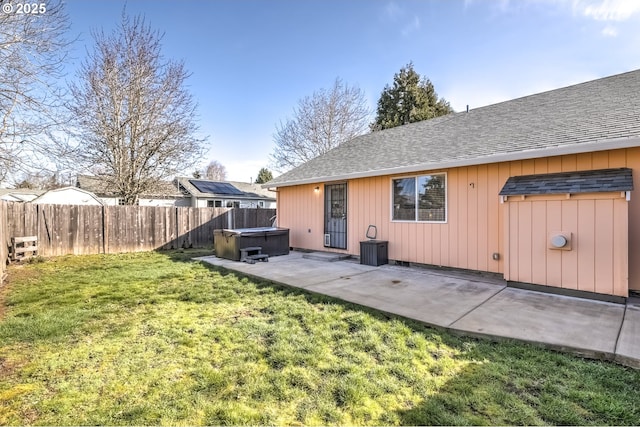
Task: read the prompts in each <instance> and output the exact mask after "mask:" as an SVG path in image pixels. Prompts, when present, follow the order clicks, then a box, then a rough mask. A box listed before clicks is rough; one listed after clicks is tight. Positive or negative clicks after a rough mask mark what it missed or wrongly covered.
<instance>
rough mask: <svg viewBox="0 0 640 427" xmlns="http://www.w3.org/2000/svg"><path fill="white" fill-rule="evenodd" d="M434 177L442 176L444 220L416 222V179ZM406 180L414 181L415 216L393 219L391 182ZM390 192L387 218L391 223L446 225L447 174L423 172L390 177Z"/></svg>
mask: <svg viewBox="0 0 640 427" xmlns="http://www.w3.org/2000/svg"><path fill="white" fill-rule="evenodd" d="M435 175H442V176H444V220H443V221H424V220H422V221H420V220H418V185H417V181H418V178H420V177H422V176H435ZM407 178H413V179H414V180H416V185H415V194H414V197H415V202H416V207H415V216H414V219H412V220H411V219H394V218H393V213H394V207H393V202H394V194H393V181H394V180H398V179H407ZM389 182H390V185H389V187H390V192H391V197H390V199H391V203H390V204H389V208H390V212H389V218H391V222H406V223H410V224H413V223H420V224H447V223H448V221H449V177H448V175H447V172H425V173H419V174H413V175H404V176H392V177H391V179H390V181H389Z"/></svg>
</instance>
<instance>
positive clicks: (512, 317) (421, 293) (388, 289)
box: [198, 252, 640, 368]
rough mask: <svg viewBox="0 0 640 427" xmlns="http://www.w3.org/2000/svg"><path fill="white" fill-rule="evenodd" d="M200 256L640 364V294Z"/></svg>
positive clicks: (387, 306) (478, 332) (372, 302)
mask: <svg viewBox="0 0 640 427" xmlns="http://www.w3.org/2000/svg"><path fill="white" fill-rule="evenodd" d="M198 259H200V260H202V261H205V262H208V263H211V264H214V265H217V266H221V267H224V268H227V269H229V270H235V271H239V272H242V273H244V274H247V275H250V276H254V277H258V278H262V279H267V280H270V281H273V282H278V283H282V284H285V285H288V286H292V287H296V288H302V289H305V290H308V291H311V292H315V293H319V294H324V295H329V296H332V297H335V298H339V299H341V300H344V301H349V302H353V303H356V304H359V305H363V306H367V307H372V308H375V309H378V310H381V311H384V312H387V313H393V314H397V315H400V316H403V317H407V318H410V319H415V320H419V321H421V322H423V323H426V324H429V325H433V326H437V327H441V328H445V329H449V330H451V331H453V332H457V333H463V334H467V335H475V336H486V337H490V338H512V339H516V340H521V341H527V342H532V343H536V344H539V345H543V346H545V347H548V348H553V349H556V350H560V351H567V352H572V353H576V354H579V355H582V356H585V357H589V358H597V359H607V360H613V361H616V362H618V363H620V364H623V365H627V366H632V367H635V368H640V301H639V300H637V299H635V300H634V299H630V300H629V301H628V302H627V304H626V305H624V304H616V303H610V302H601V301H594V300H588V299H583V298H573V297H567V296H559V295H552V294H547V293H541V292H534V291H527V290H522V289H515V288H509V287H507V286H506V285H505V283H504V281H498V280H492V279H489V278H484V277H480V276H476V275H474V274H465V273H457V272H448V271H447V272H441V271H434V270H428V269H421V268H408V267H401V266H395V265H383V266H380V267H372V266H367V265H361V264H358V263H357V261H353V260H350V261H338V262H326V261H321V260H314V259H306V258H303V253H301V252H292V253H290V254H289V255H285V256H279V257H272V258H270V259H269V262H258V263H256V264H246V263H242V262H236V261H230V260H226V259H222V258H217V257H215V256H211V257H202V258H198Z"/></svg>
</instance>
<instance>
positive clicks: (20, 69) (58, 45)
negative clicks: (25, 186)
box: [0, 0, 70, 181]
mask: <svg viewBox="0 0 640 427" xmlns="http://www.w3.org/2000/svg"><path fill="white" fill-rule="evenodd" d="M0 7H2V12H0V181H2V180H3V179H4V178H5V177H6V174H7V173H8V172H9V171H12V172H14V173H16V172H25V171H26V170H27V169H29V168H30V167H31V166H34V165H35V163H37V162H38V161H40V160H43V158H45V157H47V156H49V155H51V153H52V152H53V151H54V150H52V147H51V139H49V138H48V137H47V134H48V133H51V132H55V131H56V130H58V126H59V125H60V124H61V123H62V122H63V120H62V119H61V118H60V117H59V112H60V107H61V105H62V94H61V88H60V87H59V86H58V84H57V83H58V82H59V81H60V79H61V77H62V76H63V66H64V63H65V61H66V58H67V53H68V47H69V45H70V42H69V41H68V40H67V39H66V37H65V36H66V32H67V30H68V28H69V19H68V17H67V15H66V13H65V11H64V7H63V4H62V2H61V1H59V0H51V1H47V2H46V3H44V2H41V3H38V4H35V3H34V4H31V3H27V2H24V3H22V2H21V3H20V4H18V3H12V2H10V1H6V0H0ZM27 7H28V12H29V13H25V12H27V9H25V8H27ZM18 8H21V10H20V9H18ZM19 12H23V13H19Z"/></svg>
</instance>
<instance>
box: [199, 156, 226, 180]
mask: <svg viewBox="0 0 640 427" xmlns="http://www.w3.org/2000/svg"><path fill="white" fill-rule="evenodd" d="M204 178H205V179H210V180H212V181H225V180H226V179H227V168H225V167H224V165H223V164H222V163H220V162H219V161H217V160H211V162H209V164H208V165H207V167H206V169H205V170H204Z"/></svg>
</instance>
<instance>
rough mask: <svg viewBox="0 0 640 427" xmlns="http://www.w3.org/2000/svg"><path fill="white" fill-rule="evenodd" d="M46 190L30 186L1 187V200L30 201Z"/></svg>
mask: <svg viewBox="0 0 640 427" xmlns="http://www.w3.org/2000/svg"><path fill="white" fill-rule="evenodd" d="M44 192H45V190H31V189H29V188H0V200H5V201H7V202H18V203H24V202H30V201H32V200H33V199H35V198H36V197H38V196H39V195H41V194H42V193H44Z"/></svg>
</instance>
